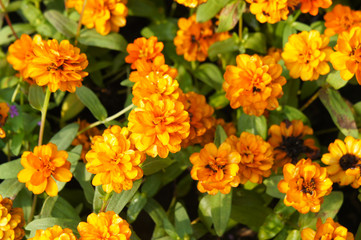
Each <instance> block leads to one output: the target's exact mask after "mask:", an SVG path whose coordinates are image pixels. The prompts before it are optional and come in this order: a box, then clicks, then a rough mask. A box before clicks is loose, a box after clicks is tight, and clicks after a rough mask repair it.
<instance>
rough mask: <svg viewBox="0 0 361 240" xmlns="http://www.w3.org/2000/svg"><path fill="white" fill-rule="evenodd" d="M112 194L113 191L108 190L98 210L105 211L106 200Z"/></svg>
mask: <svg viewBox="0 0 361 240" xmlns="http://www.w3.org/2000/svg"><path fill="white" fill-rule="evenodd" d="M112 194H113V192H110V193H107V194H106V195H105V196H104V199H103V204H102V207H101V208H100V212H105V211H106V210H107V206H108V201H109V199H110V197H111V196H112Z"/></svg>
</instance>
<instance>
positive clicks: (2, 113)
mask: <svg viewBox="0 0 361 240" xmlns="http://www.w3.org/2000/svg"><path fill="white" fill-rule="evenodd" d="M9 110H10V108H9V105H8V104H7V103H4V102H2V103H0V138H5V137H6V133H5V131H4V129H2V126H4V125H5V122H6V119H7V118H8V113H9Z"/></svg>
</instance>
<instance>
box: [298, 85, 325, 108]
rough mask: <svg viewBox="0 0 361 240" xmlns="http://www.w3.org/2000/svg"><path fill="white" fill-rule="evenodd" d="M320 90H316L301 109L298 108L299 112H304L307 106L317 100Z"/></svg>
mask: <svg viewBox="0 0 361 240" xmlns="http://www.w3.org/2000/svg"><path fill="white" fill-rule="evenodd" d="M320 90H321V88H320V89H319V90H317V92H316V93H315V94H313V96H312V97H311V98H310V99H308V101H307V102H306V103H305V105H303V106H302V107H301V108H300V111H301V112H303V110H305V109H306V108H307V107H308V106H310V105H311V103H313V102H314V101H315V100H316V99H317V98H318V95H320Z"/></svg>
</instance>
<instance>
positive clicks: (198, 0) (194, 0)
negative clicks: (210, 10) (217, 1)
mask: <svg viewBox="0 0 361 240" xmlns="http://www.w3.org/2000/svg"><path fill="white" fill-rule="evenodd" d="M175 1H176V2H177V3H179V4H183V5H184V6H186V7H190V8H195V7H197V6H199V5H201V4H202V3H205V2H207V1H208V0H175Z"/></svg>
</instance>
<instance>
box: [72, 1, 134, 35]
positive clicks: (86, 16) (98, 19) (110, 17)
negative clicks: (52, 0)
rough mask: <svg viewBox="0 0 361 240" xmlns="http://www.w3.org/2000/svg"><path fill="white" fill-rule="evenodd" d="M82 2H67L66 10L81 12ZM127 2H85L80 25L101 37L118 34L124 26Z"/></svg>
mask: <svg viewBox="0 0 361 240" xmlns="http://www.w3.org/2000/svg"><path fill="white" fill-rule="evenodd" d="M83 4H84V0H67V1H66V6H67V7H68V8H75V9H76V10H77V12H78V13H81V12H82V9H83ZM126 4H127V0H87V3H86V6H85V8H84V13H83V17H82V24H84V25H85V26H86V27H87V28H95V29H96V31H97V32H98V33H100V34H101V35H107V34H108V33H110V32H118V31H119V28H120V27H124V26H125V25H126V17H127V15H128V8H127V6H126Z"/></svg>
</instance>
